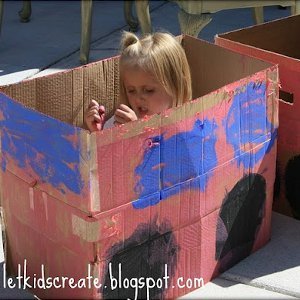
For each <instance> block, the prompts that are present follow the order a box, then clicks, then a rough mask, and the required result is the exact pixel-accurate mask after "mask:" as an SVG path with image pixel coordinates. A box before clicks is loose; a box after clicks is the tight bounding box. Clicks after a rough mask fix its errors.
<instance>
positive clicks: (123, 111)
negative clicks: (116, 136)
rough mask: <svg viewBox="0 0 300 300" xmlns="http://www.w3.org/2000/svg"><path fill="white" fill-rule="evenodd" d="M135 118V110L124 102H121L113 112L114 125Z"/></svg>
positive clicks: (134, 119)
mask: <svg viewBox="0 0 300 300" xmlns="http://www.w3.org/2000/svg"><path fill="white" fill-rule="evenodd" d="M137 119H138V118H137V116H136V114H135V112H134V111H133V110H132V109H131V108H130V107H128V106H127V105H125V104H121V105H120V106H119V108H118V109H117V110H116V112H115V125H120V124H125V123H128V122H131V121H136V120H137Z"/></svg>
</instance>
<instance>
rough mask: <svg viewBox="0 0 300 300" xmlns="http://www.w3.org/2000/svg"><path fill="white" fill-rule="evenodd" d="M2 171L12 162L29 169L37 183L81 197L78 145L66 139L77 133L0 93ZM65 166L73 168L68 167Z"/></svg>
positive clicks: (81, 184) (65, 125)
mask: <svg viewBox="0 0 300 300" xmlns="http://www.w3.org/2000/svg"><path fill="white" fill-rule="evenodd" d="M0 111H1V112H2V114H3V117H4V118H3V120H0V128H1V145H2V154H3V156H4V158H3V160H2V164H1V165H2V169H3V170H4V171H5V169H6V160H7V159H5V158H8V157H10V158H11V159H13V160H14V161H15V162H16V163H17V164H18V166H19V167H20V168H22V169H24V168H27V167H31V168H32V169H33V170H34V171H35V172H36V174H37V175H38V176H39V177H40V178H37V180H41V181H43V182H47V183H50V184H51V185H52V186H53V187H55V188H59V189H60V191H62V192H63V193H64V192H65V191H64V190H63V189H62V188H61V187H60V186H61V185H62V184H64V185H65V186H66V187H67V188H68V189H69V190H70V191H72V192H74V193H76V194H80V192H81V190H82V188H83V185H84V183H83V181H82V179H81V174H80V170H79V161H80V144H79V140H80V139H78V144H76V145H74V144H73V143H72V142H70V141H69V140H68V139H67V137H69V136H74V135H76V134H77V133H78V132H77V130H78V129H76V128H75V127H73V126H70V125H68V124H65V123H62V122H59V121H57V120H55V119H52V118H50V117H47V116H44V115H41V114H39V113H37V112H35V111H33V110H30V109H27V108H25V107H24V106H22V105H20V104H19V103H17V102H15V101H13V100H11V99H10V98H8V97H7V96H5V95H3V94H1V93H0ZM68 164H73V166H74V167H70V166H69V165H68Z"/></svg>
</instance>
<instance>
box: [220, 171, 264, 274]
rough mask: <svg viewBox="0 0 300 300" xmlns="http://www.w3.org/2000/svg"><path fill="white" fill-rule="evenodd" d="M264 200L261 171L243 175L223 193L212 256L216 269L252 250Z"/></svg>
mask: <svg viewBox="0 0 300 300" xmlns="http://www.w3.org/2000/svg"><path fill="white" fill-rule="evenodd" d="M265 201H266V181H265V179H264V177H263V176H261V175H260V174H250V175H247V176H244V177H243V178H242V179H241V180H240V181H238V183H236V185H235V186H234V187H233V189H232V190H231V191H230V192H229V193H228V194H227V195H226V197H225V199H224V200H223V204H222V207H221V210H220V214H219V219H218V225H217V240H216V254H215V256H216V259H217V260H219V272H224V271H225V270H227V269H228V268H230V267H232V266H233V265H234V264H236V263H237V262H238V261H240V260H241V259H243V258H245V257H246V256H248V255H249V254H250V253H251V250H252V247H253V244H254V242H255V238H256V234H257V231H258V229H259V228H260V225H261V222H262V218H263V208H264V203H265Z"/></svg>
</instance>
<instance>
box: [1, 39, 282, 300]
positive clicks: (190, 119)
mask: <svg viewBox="0 0 300 300" xmlns="http://www.w3.org/2000/svg"><path fill="white" fill-rule="evenodd" d="M182 45H183V47H184V49H185V51H186V54H187V57H188V60H189V64H190V67H191V73H192V79H193V98H194V99H195V100H193V101H191V102H189V103H187V104H185V105H183V106H181V107H177V108H174V109H171V110H169V111H167V112H165V113H163V114H161V115H155V116H152V117H150V118H148V119H143V120H139V121H136V122H131V123H128V124H126V125H124V126H121V127H119V128H112V129H107V130H104V131H102V132H97V133H93V134H89V133H88V132H87V131H86V130H84V129H83V128H82V127H83V112H84V109H85V108H86V107H87V105H88V103H89V102H90V101H91V99H97V100H99V101H100V102H101V101H102V103H104V104H105V105H106V107H107V109H108V111H110V112H111V113H112V112H113V111H114V109H115V108H116V106H117V105H118V101H119V100H118V91H119V87H118V57H114V58H111V59H107V60H103V61H99V62H96V63H92V64H89V65H87V66H84V67H80V68H76V69H72V70H70V71H67V72H62V73H57V74H54V75H51V76H47V77H41V78H36V79H32V80H28V81H24V82H21V83H18V84H13V85H10V86H3V87H1V94H0V129H1V177H0V178H1V185H0V186H1V203H2V206H3V208H4V221H5V231H6V240H7V262H8V264H9V267H10V269H11V270H13V272H14V273H15V274H17V272H18V266H19V268H21V271H22V272H24V269H25V266H24V260H26V272H27V275H30V276H31V279H30V281H29V282H30V283H31V285H34V279H36V282H37V280H38V279H40V278H43V276H44V278H45V279H48V281H47V282H46V287H45V288H43V287H42V288H41V287H40V286H38V285H37V283H36V287H37V288H35V289H34V290H33V291H34V292H35V293H36V294H37V295H38V296H39V297H41V298H71V299H75V298H81V299H82V298H104V299H109V298H110V299H111V298H113V299H116V298H121V299H123V298H125V297H126V298H130V299H135V296H138V298H143V299H145V298H148V299H170V298H175V297H178V296H180V295H183V294H186V293H187V292H189V291H192V290H193V289H195V288H197V287H201V285H202V283H203V282H204V283H206V282H208V281H209V280H211V279H212V278H213V277H215V276H217V275H218V274H219V273H221V272H223V271H224V270H226V269H227V268H229V267H230V266H232V265H233V264H235V263H236V262H238V261H239V260H241V259H242V258H244V257H246V256H247V255H249V254H250V253H252V252H253V251H256V250H257V249H258V248H260V247H262V246H263V245H264V244H265V243H267V241H268V240H269V238H270V223H271V208H272V199H273V185H274V180H275V159H276V139H277V138H276V136H277V127H278V120H277V114H278V69H277V66H276V65H275V66H274V65H270V64H269V63H266V62H263V61H260V60H257V59H253V58H250V57H247V56H244V55H240V54H236V53H233V52H231V51H228V50H226V49H223V48H221V47H218V46H215V45H213V44H209V43H206V42H204V41H201V40H197V39H195V38H192V37H189V36H184V37H183V38H182ZM41 265H43V268H44V269H43V268H42V267H41ZM22 274H23V273H22ZM89 275H91V276H92V277H93V280H94V278H97V279H98V280H99V282H98V283H97V282H96V284H95V285H94V284H92V285H88V281H84V280H85V278H86V280H87V277H88V276H89ZM167 276H169V278H167ZM55 277H57V278H58V279H56V281H55V284H56V285H54V282H53V278H55ZM63 277H68V278H73V280H74V281H73V284H71V287H70V281H66V279H65V288H60V289H58V288H55V286H59V284H60V286H62V287H63V283H62V282H63V279H62V278H63ZM112 277H113V278H114V279H116V278H118V283H121V284H122V286H121V285H120V284H119V285H118V287H117V288H115V286H114V285H113V284H114V283H115V281H112V279H111V278H112ZM49 278H50V279H49ZM162 278H164V280H165V281H164V282H162ZM51 280H52V281H51ZM126 280H127V281H126ZM129 280H130V282H131V287H129ZM137 280H139V281H138V282H139V285H138V286H137V285H135V284H134V283H135V282H137ZM151 280H152V281H151ZM200 280H202V281H200ZM74 282H75V283H77V286H76V287H77V288H72V287H74ZM79 282H80V283H79ZM83 282H85V284H84V283H83ZM93 282H94V281H93ZM153 282H155V286H153ZM195 282H197V283H198V286H197V284H196V283H195ZM199 282H200V283H201V284H200V285H199ZM50 283H53V285H52V287H51V288H50V286H51V285H50ZM89 283H90V281H89ZM99 283H100V284H102V286H101V287H100V286H99Z"/></svg>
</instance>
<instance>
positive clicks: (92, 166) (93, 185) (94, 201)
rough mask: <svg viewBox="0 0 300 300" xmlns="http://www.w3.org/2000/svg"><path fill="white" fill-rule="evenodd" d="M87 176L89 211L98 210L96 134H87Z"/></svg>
mask: <svg viewBox="0 0 300 300" xmlns="http://www.w3.org/2000/svg"><path fill="white" fill-rule="evenodd" d="M87 137H88V153H89V155H90V157H89V177H90V206H91V207H90V211H91V212H94V211H100V210H101V207H100V194H99V175H98V159H97V142H96V138H97V135H96V134H88V135H87Z"/></svg>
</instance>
